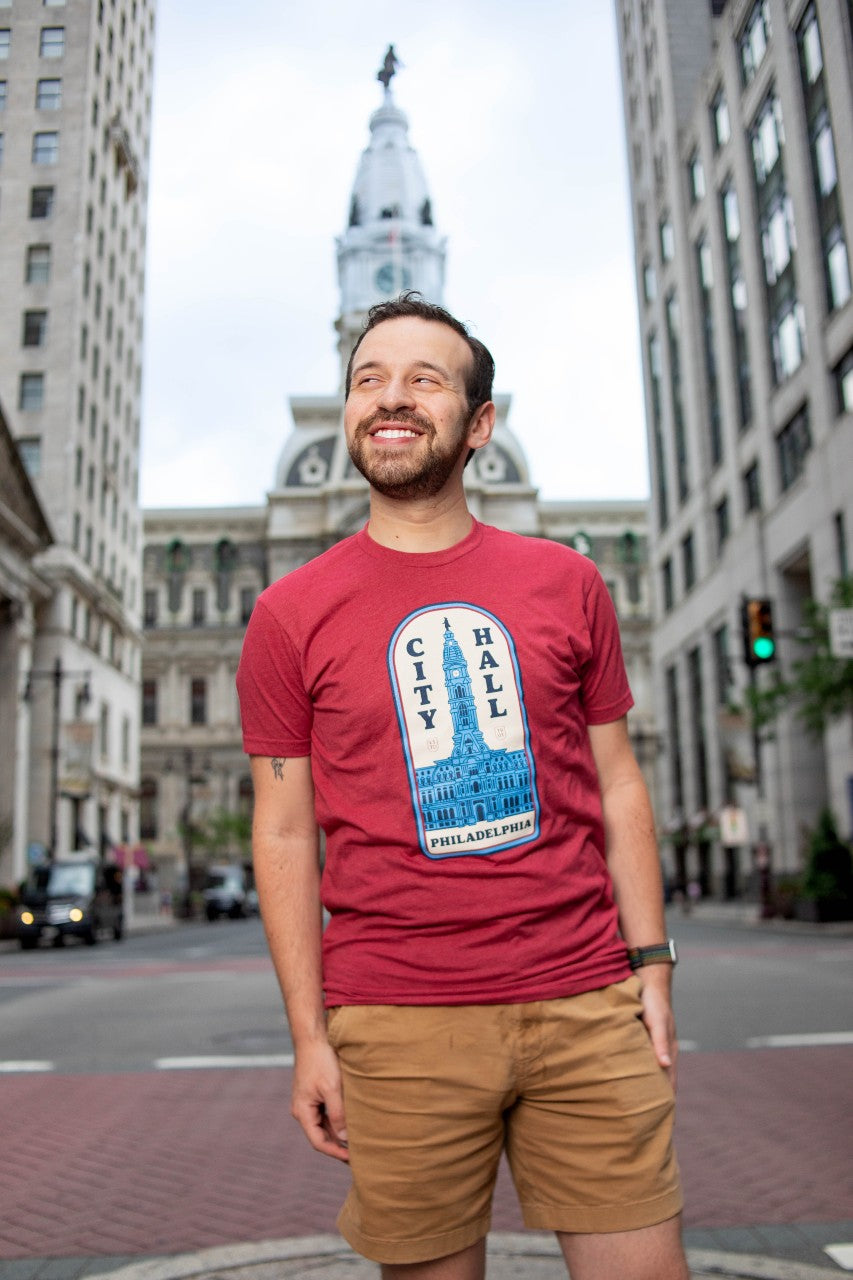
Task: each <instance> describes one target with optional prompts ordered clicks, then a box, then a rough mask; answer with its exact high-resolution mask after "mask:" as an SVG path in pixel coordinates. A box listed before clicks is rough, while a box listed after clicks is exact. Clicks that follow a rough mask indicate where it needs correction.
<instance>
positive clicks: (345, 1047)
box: [328, 977, 682, 1263]
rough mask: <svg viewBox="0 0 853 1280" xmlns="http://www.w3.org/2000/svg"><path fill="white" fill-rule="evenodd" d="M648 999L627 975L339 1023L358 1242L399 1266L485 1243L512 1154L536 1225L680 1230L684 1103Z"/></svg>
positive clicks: (386, 1009) (340, 1012) (378, 1008)
mask: <svg viewBox="0 0 853 1280" xmlns="http://www.w3.org/2000/svg"><path fill="white" fill-rule="evenodd" d="M639 990H640V984H639V982H638V980H637V979H636V978H634V977H631V978H627V979H626V980H625V981H624V982H619V983H616V984H615V985H613V986H610V987H604V988H602V989H601V990H599V991H590V992H586V993H585V994H583V995H579V996H571V997H569V998H568V999H561V1000H544V1001H539V1002H536V1003H532V1004H509V1005H501V1004H498V1005H476V1006H470V1005H465V1006H456V1007H454V1006H450V1007H448V1006H424V1007H412V1006H395V1005H343V1006H341V1007H339V1008H336V1009H332V1010H330V1012H329V1022H328V1026H329V1040H330V1041H331V1043H332V1045H333V1046H334V1048H335V1049H336V1051H337V1053H338V1055H339V1058H340V1062H341V1069H342V1072H343V1081H344V1105H345V1110H346V1120H347V1133H348V1138H349V1151H350V1166H351V1169H352V1178H353V1185H352V1189H351V1191H350V1193H349V1195H348V1197H347V1200H346V1203H345V1204H344V1207H343V1208H342V1210H341V1212H340V1215H339V1218H338V1229H339V1230H340V1232H341V1234H342V1235H343V1236H344V1238H345V1239H346V1240H347V1241H348V1242H349V1244H351V1245H352V1247H353V1248H354V1249H357V1250H358V1252H359V1253H362V1254H364V1255H365V1256H366V1257H368V1258H371V1259H373V1260H374V1261H375V1262H387V1263H405V1262H424V1261H427V1260H428V1259H431V1258H440V1257H444V1256H445V1255H446V1254H450V1253H456V1252H458V1250H460V1249H465V1248H467V1247H468V1246H469V1245H471V1244H474V1243H475V1242H476V1241H477V1240H479V1239H481V1237H482V1236H484V1235H485V1234H486V1232H487V1231H488V1230H489V1225H490V1220H491V1202H492V1192H493V1189H494V1184H495V1177H496V1175H497V1168H498V1161H499V1159H500V1155H501V1152H502V1151H503V1150H504V1149H505V1150H506V1153H507V1158H508V1160H509V1165H510V1168H511V1170H512V1175H513V1179H514V1181H515V1185H516V1189H517V1191H518V1196H519V1200H520V1202H521V1207H522V1211H523V1214H524V1221H525V1224H526V1225H527V1226H528V1227H532V1228H538V1229H540V1230H541V1229H546V1230H552V1231H571V1232H605V1231H629V1230H632V1229H634V1228H637V1227H647V1226H652V1225H653V1224H654V1223H657V1222H663V1221H664V1220H665V1219H667V1218H672V1217H674V1216H675V1215H676V1214H677V1213H678V1212H679V1211H680V1209H681V1203H682V1202H681V1190H680V1186H679V1178H678V1167H677V1164H676V1161H675V1155H674V1152H673V1149H672V1122H673V1109H674V1100H673V1094H672V1089H671V1087H670V1084H669V1080H668V1078H667V1076H666V1074H665V1073H664V1072H663V1071H662V1070H661V1068H660V1067H659V1066H658V1064H657V1061H656V1060H655V1057H654V1054H653V1052H652V1048H651V1044H650V1041H649V1038H648V1035H647V1033H646V1030H645V1027H644V1026H643V1024H642V1023H641V1022H640V1020H639V1014H640V1008H641V1006H640V999H639Z"/></svg>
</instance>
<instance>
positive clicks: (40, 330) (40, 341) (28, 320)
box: [21, 311, 47, 347]
mask: <svg viewBox="0 0 853 1280" xmlns="http://www.w3.org/2000/svg"><path fill="white" fill-rule="evenodd" d="M46 336H47V312H46V311H25V312H24V333H23V337H22V340H21V341H22V345H23V346H25V347H43V346H44V342H45V338H46Z"/></svg>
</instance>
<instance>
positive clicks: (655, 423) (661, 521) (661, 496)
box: [648, 333, 669, 529]
mask: <svg viewBox="0 0 853 1280" xmlns="http://www.w3.org/2000/svg"><path fill="white" fill-rule="evenodd" d="M648 358H649V390H650V395H651V401H652V440H653V445H654V450H653V460H654V473H655V492H656V496H657V506H658V512H657V514H658V527H659V528H661V529H665V528H666V526H667V524H668V523H669V499H668V483H667V471H666V454H665V452H664V444H663V401H662V381H663V374H662V367H661V364H662V362H661V350H660V340H659V339H658V337H657V335H656V334H654V333H652V334H650V335H649V341H648Z"/></svg>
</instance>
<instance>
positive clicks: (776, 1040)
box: [746, 1031, 853, 1049]
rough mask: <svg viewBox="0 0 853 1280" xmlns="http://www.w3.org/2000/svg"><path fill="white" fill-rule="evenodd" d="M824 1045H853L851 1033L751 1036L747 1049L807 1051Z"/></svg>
mask: <svg viewBox="0 0 853 1280" xmlns="http://www.w3.org/2000/svg"><path fill="white" fill-rule="evenodd" d="M826 1044H853V1031H814V1032H806V1033H805V1034H803V1035H797V1036H753V1037H752V1038H751V1039H750V1040H747V1042H746V1047H747V1049H808V1048H816V1047H817V1046H818V1045H826Z"/></svg>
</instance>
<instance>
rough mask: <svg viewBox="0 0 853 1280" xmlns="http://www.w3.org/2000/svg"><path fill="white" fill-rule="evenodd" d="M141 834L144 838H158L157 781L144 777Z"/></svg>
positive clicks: (141, 794)
mask: <svg viewBox="0 0 853 1280" xmlns="http://www.w3.org/2000/svg"><path fill="white" fill-rule="evenodd" d="M139 835H140V837H141V838H142V839H143V840H156V839H157V781H156V779H155V778H143V779H142V782H141V784H140V787H139Z"/></svg>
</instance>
